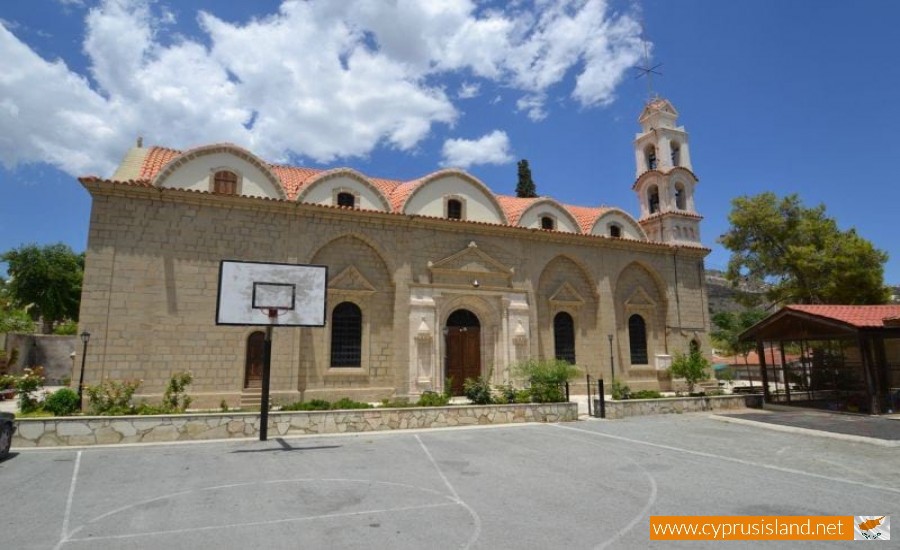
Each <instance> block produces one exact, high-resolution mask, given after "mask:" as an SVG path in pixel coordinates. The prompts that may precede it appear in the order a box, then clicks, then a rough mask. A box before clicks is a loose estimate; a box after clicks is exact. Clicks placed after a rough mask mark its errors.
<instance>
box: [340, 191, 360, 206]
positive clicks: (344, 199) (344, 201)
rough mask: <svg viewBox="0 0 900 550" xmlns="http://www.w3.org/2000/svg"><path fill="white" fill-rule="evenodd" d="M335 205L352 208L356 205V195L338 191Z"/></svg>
mask: <svg viewBox="0 0 900 550" xmlns="http://www.w3.org/2000/svg"><path fill="white" fill-rule="evenodd" d="M337 205H338V206H345V207H347V208H353V207H355V206H356V197H355V196H353V193H347V192H346V191H344V192H341V193H338V194H337Z"/></svg>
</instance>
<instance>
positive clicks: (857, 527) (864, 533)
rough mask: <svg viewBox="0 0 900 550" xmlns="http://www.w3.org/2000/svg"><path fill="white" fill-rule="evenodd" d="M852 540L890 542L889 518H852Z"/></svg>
mask: <svg viewBox="0 0 900 550" xmlns="http://www.w3.org/2000/svg"><path fill="white" fill-rule="evenodd" d="M853 540H891V516H853Z"/></svg>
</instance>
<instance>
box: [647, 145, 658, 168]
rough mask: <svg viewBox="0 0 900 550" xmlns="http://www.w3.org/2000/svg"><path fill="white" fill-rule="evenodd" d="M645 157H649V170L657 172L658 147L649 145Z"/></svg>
mask: <svg viewBox="0 0 900 550" xmlns="http://www.w3.org/2000/svg"><path fill="white" fill-rule="evenodd" d="M644 155H646V157H647V170H656V147H654V146H653V145H648V146H647V148H646V149H644Z"/></svg>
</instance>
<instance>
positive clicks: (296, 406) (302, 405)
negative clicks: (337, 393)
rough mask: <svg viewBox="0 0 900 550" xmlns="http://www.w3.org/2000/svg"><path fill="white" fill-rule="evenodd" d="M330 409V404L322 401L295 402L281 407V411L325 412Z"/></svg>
mask: <svg viewBox="0 0 900 550" xmlns="http://www.w3.org/2000/svg"><path fill="white" fill-rule="evenodd" d="M329 409H331V403H329V402H328V401H325V400H324V399H313V400H312V401H297V402H296V403H289V404H287V405H284V406H282V407H281V410H283V411H327V410H329Z"/></svg>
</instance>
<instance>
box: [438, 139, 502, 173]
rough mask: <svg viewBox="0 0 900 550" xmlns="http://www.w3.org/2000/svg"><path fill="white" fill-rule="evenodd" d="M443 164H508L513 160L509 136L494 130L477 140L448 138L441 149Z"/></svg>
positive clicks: (464, 165)
mask: <svg viewBox="0 0 900 550" xmlns="http://www.w3.org/2000/svg"><path fill="white" fill-rule="evenodd" d="M441 156H442V157H443V160H442V161H441V165H442V166H453V167H457V168H468V167H469V166H472V165H475V164H506V163H507V162H510V161H512V159H513V157H512V153H510V151H509V136H507V135H506V132H504V131H502V130H494V131H493V132H491V133H490V134H486V135H484V136H482V137H480V138H478V139H475V140H468V139H448V140H447V141H445V142H444V147H443V149H442V150H441Z"/></svg>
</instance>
